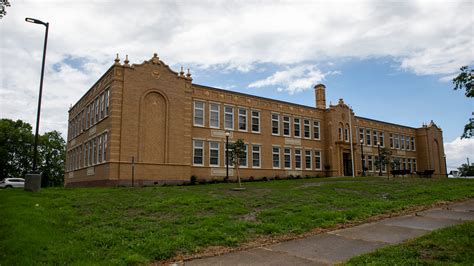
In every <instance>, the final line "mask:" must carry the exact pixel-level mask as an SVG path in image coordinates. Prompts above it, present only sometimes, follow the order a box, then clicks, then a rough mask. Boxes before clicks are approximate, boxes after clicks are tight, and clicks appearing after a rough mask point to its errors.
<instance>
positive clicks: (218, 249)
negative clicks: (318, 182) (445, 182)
mask: <svg viewBox="0 0 474 266" xmlns="http://www.w3.org/2000/svg"><path fill="white" fill-rule="evenodd" d="M465 200H466V199H463V200H457V201H451V202H449V201H440V202H437V203H435V204H431V205H426V206H416V207H411V208H408V209H405V210H401V211H398V212H392V213H386V214H381V215H377V216H373V217H369V218H367V219H365V220H361V221H351V222H347V223H343V224H338V225H334V226H331V227H328V228H314V229H313V230H311V231H309V232H306V233H303V234H298V235H296V234H286V235H279V236H268V235H264V236H256V237H255V238H253V239H252V240H250V241H248V242H245V243H242V244H241V245H240V246H239V247H224V246H213V247H207V248H204V249H202V250H200V251H198V252H197V253H194V254H185V253H181V254H177V255H176V256H174V257H173V258H170V259H168V260H165V261H157V262H153V263H151V265H169V264H173V263H182V262H184V261H189V260H194V259H200V258H207V257H213V256H218V255H222V254H226V253H231V252H237V251H242V250H248V249H253V248H258V247H265V246H269V245H273V244H277V243H281V242H285V241H290V240H295V239H302V238H306V237H309V236H313V235H317V234H321V233H325V232H330V231H334V230H339V229H344V228H350V227H354V226H357V225H360V224H364V223H371V222H375V221H379V220H382V219H386V218H391V217H398V216H404V215H409V214H412V215H416V213H417V212H420V211H425V210H428V209H431V208H437V207H445V205H447V204H452V203H455V202H463V201H465Z"/></svg>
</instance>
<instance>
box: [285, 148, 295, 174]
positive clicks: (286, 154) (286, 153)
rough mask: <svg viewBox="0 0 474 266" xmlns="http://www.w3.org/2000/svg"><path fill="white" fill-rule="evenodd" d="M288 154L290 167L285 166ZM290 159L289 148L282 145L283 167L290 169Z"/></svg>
mask: <svg viewBox="0 0 474 266" xmlns="http://www.w3.org/2000/svg"><path fill="white" fill-rule="evenodd" d="M286 150H288V151H289V152H286ZM287 156H288V158H289V159H290V160H289V162H290V167H287V166H286V162H287V160H286V157H287ZM292 166H293V165H292V160H291V148H290V147H284V148H283V168H285V169H292Z"/></svg>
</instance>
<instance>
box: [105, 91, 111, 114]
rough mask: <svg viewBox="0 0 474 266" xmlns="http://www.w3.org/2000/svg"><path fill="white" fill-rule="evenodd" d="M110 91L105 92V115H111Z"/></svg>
mask: <svg viewBox="0 0 474 266" xmlns="http://www.w3.org/2000/svg"><path fill="white" fill-rule="evenodd" d="M109 99H110V97H109V90H106V91H105V115H106V116H107V115H109Z"/></svg>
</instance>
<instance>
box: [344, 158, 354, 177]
mask: <svg viewBox="0 0 474 266" xmlns="http://www.w3.org/2000/svg"><path fill="white" fill-rule="evenodd" d="M342 162H343V166H344V176H352V161H351V154H350V153H347V152H344V153H343V154H342Z"/></svg>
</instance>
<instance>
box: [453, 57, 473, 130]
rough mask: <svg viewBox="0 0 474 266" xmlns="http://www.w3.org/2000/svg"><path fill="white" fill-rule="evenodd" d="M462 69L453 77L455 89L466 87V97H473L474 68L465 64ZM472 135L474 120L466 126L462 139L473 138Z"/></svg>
mask: <svg viewBox="0 0 474 266" xmlns="http://www.w3.org/2000/svg"><path fill="white" fill-rule="evenodd" d="M460 70H461V73H460V74H459V75H458V76H457V77H455V78H454V79H453V84H454V90H463V89H465V90H466V92H465V93H464V94H465V95H466V97H468V98H472V97H474V78H473V73H474V69H469V68H468V67H467V66H463V67H461V69H460ZM472 136H474V122H472V121H469V123H467V124H466V125H465V126H464V132H463V134H462V136H461V139H464V138H471V137H472Z"/></svg>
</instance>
